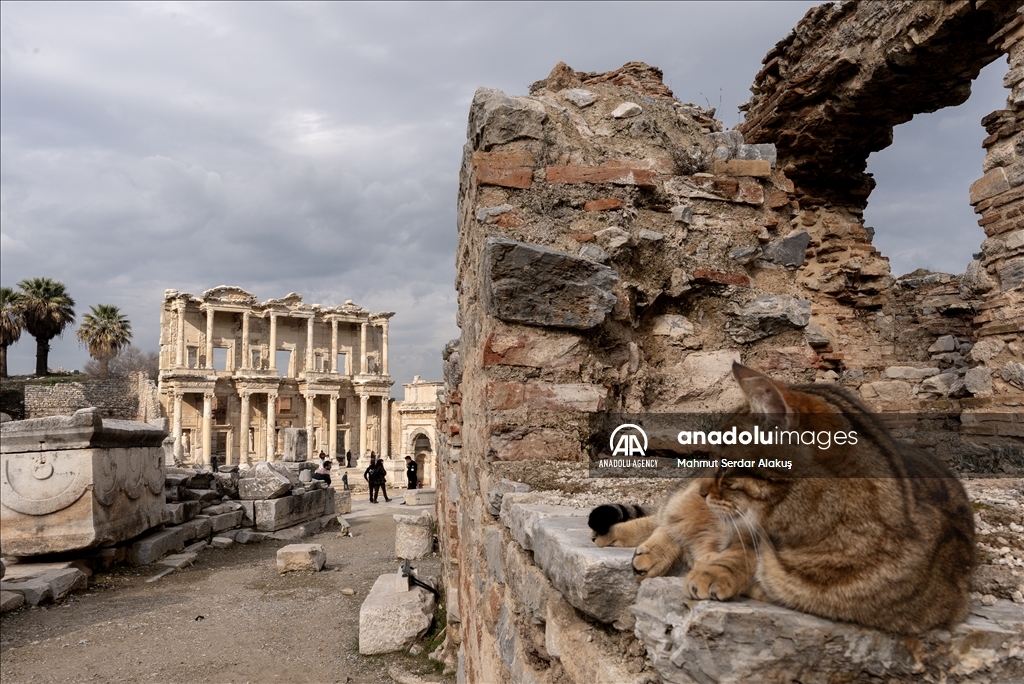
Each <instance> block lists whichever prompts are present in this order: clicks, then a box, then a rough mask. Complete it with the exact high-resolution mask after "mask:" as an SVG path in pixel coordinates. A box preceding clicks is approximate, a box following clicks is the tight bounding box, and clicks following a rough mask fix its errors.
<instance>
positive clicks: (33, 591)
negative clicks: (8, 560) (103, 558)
mask: <svg viewBox="0 0 1024 684" xmlns="http://www.w3.org/2000/svg"><path fill="white" fill-rule="evenodd" d="M68 566H69V563H39V564H34V563H19V564H18V565H16V566H14V567H15V568H16V569H17V572H16V573H10V574H9V575H7V577H6V578H4V579H3V580H0V589H3V590H5V591H16V592H21V593H22V594H24V596H25V602H26V603H28V604H29V605H33V606H35V605H39V603H40V602H44V601H49V600H53V601H59V600H60V599H62V598H64V597H65V596H67V595H68V594H69V593H71V592H72V591H74V590H76V589H85V588H86V587H87V586H88V583H89V578H88V576H87V575H86V574H85V573H84V572H82V571H81V570H79V569H78V568H76V567H68ZM43 585H45V586H46V587H49V589H48V590H47V589H44V588H43Z"/></svg>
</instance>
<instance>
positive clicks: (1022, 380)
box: [999, 361, 1024, 389]
mask: <svg viewBox="0 0 1024 684" xmlns="http://www.w3.org/2000/svg"><path fill="white" fill-rule="evenodd" d="M999 377H1001V378H1002V379H1003V381H1004V382H1008V383H1010V384H1011V385H1013V386H1014V387H1018V388H1020V389H1024V363H1019V362H1016V361H1008V362H1007V363H1006V365H1004V366H1003V368H1002V370H1000V371H999Z"/></svg>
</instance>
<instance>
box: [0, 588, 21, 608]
mask: <svg viewBox="0 0 1024 684" xmlns="http://www.w3.org/2000/svg"><path fill="white" fill-rule="evenodd" d="M23 605H25V596H24V595H23V594H21V593H19V592H16V591H0V613H6V612H8V611H11V610H14V609H16V608H20V607H21V606H23Z"/></svg>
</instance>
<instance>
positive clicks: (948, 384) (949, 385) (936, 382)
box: [861, 373, 960, 400]
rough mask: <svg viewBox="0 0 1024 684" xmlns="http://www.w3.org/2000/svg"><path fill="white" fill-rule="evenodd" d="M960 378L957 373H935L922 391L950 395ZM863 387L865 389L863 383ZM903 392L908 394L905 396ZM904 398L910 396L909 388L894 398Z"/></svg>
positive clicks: (922, 385) (926, 379)
mask: <svg viewBox="0 0 1024 684" xmlns="http://www.w3.org/2000/svg"><path fill="white" fill-rule="evenodd" d="M959 380H960V378H959V377H958V376H957V374H956V373H942V374H941V375H934V376H932V377H930V378H925V380H924V382H922V383H921V390H920V391H921V392H922V393H924V394H937V395H940V396H943V397H945V396H949V394H950V393H951V392H952V391H953V390H954V389H955V388H956V385H957V383H958V381H959ZM872 384H879V383H872ZM861 388H862V389H863V385H862V386H861ZM903 394H907V395H908V396H906V397H904V396H903ZM865 398H869V397H865ZM904 398H909V390H908V391H907V392H901V394H900V396H899V397H895V398H893V399H892V400H902V399H904Z"/></svg>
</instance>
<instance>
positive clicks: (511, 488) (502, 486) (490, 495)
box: [486, 478, 530, 516]
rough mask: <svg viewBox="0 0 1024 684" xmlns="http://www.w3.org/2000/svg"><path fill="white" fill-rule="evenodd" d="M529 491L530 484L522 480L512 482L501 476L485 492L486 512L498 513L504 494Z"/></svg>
mask: <svg viewBox="0 0 1024 684" xmlns="http://www.w3.org/2000/svg"><path fill="white" fill-rule="evenodd" d="M528 491H530V485H528V484H526V483H524V482H513V481H512V480H509V479H508V478H502V479H501V480H500V481H499V482H498V484H497V485H495V486H494V488H493V489H492V490H490V491H489V492H487V501H486V505H487V512H488V513H490V514H491V515H495V516H496V515H498V514H500V513H501V502H502V501H503V500H504V498H505V495H506V494H511V493H513V492H520V493H525V492H528Z"/></svg>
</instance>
